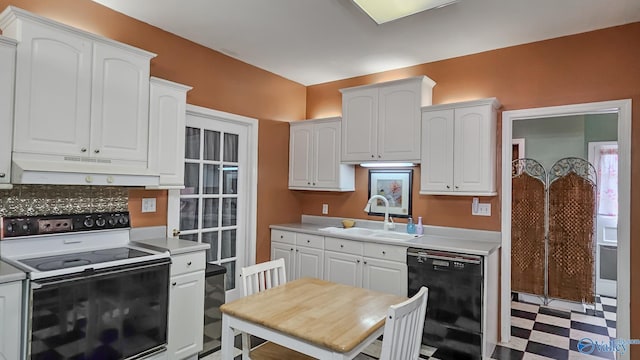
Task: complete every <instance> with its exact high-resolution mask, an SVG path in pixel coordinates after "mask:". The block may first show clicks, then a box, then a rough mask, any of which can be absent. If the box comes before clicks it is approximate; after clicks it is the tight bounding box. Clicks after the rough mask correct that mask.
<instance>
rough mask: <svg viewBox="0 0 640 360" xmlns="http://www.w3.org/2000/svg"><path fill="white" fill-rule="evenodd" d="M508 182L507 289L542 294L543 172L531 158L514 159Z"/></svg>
mask: <svg viewBox="0 0 640 360" xmlns="http://www.w3.org/2000/svg"><path fill="white" fill-rule="evenodd" d="M511 184H512V185H511V186H512V195H511V201H512V205H511V206H512V208H511V290H513V291H517V292H523V293H528V294H534V295H541V296H544V295H545V281H544V279H545V232H546V229H545V209H546V201H545V197H546V186H545V184H546V173H545V171H544V168H543V167H542V165H541V164H540V163H539V162H537V161H535V160H533V159H517V160H514V161H513V162H512V183H511Z"/></svg>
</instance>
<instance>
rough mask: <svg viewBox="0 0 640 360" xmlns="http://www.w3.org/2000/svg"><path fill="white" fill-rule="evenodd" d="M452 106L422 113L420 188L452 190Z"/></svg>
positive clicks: (423, 190)
mask: <svg viewBox="0 0 640 360" xmlns="http://www.w3.org/2000/svg"><path fill="white" fill-rule="evenodd" d="M453 122H454V119H453V110H439V111H428V112H424V113H423V114H422V150H421V152H422V164H421V165H420V168H421V170H420V191H421V192H451V191H453V145H454V140H453Z"/></svg>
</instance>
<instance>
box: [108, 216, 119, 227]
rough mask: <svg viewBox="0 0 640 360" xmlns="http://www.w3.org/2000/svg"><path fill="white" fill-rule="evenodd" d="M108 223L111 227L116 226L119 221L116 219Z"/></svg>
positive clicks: (111, 219) (110, 219)
mask: <svg viewBox="0 0 640 360" xmlns="http://www.w3.org/2000/svg"><path fill="white" fill-rule="evenodd" d="M107 222H108V223H109V226H115V225H116V223H117V222H118V220H116V219H115V218H109V220H108V221H107Z"/></svg>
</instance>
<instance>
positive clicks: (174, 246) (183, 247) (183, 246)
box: [132, 237, 211, 255]
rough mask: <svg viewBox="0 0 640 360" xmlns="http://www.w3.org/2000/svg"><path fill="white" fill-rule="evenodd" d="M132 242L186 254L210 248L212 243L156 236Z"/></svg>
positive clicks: (171, 252)
mask: <svg viewBox="0 0 640 360" xmlns="http://www.w3.org/2000/svg"><path fill="white" fill-rule="evenodd" d="M132 243H134V244H137V245H139V246H142V247H146V248H150V249H152V250H156V251H168V252H169V253H170V254H171V255H178V254H186V253H190V252H194V251H203V250H208V249H209V248H210V247H211V245H209V244H207V243H197V242H195V241H189V240H180V239H176V238H166V237H165V238H156V239H144V240H135V241H132Z"/></svg>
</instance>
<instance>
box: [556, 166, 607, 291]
mask: <svg viewBox="0 0 640 360" xmlns="http://www.w3.org/2000/svg"><path fill="white" fill-rule="evenodd" d="M595 217H596V171H595V168H594V167H593V165H591V164H590V163H589V162H588V161H586V160H584V159H580V158H565V159H561V160H559V161H557V162H556V163H555V164H554V165H553V167H552V168H551V170H550V171H549V235H548V236H549V257H548V273H549V275H548V276H549V278H548V296H549V297H552V298H559V299H566V300H571V301H581V302H585V303H593V302H594V300H595V265H594V262H595V255H596V244H595V225H596V224H595Z"/></svg>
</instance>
